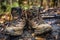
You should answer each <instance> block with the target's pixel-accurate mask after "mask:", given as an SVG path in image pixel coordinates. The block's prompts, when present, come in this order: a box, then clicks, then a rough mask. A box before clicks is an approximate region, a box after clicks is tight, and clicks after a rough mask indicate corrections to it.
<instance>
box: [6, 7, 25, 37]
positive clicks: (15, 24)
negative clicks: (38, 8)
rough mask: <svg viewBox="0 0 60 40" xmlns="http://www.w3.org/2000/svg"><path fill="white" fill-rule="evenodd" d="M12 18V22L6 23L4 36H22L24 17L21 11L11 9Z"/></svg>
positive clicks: (19, 9)
mask: <svg viewBox="0 0 60 40" xmlns="http://www.w3.org/2000/svg"><path fill="white" fill-rule="evenodd" d="M12 17H13V20H12V21H10V22H9V23H7V26H6V28H5V31H6V34H10V35H14V36H17V35H22V33H23V28H24V26H25V24H26V20H25V17H24V16H23V14H22V9H21V8H12ZM8 24H9V25H8Z"/></svg>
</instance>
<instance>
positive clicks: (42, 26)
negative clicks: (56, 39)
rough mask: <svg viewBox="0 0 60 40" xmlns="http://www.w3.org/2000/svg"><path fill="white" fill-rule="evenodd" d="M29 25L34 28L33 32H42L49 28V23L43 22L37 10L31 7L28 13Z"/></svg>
mask: <svg viewBox="0 0 60 40" xmlns="http://www.w3.org/2000/svg"><path fill="white" fill-rule="evenodd" d="M28 17H29V18H28V21H29V25H30V26H31V27H32V28H33V29H34V33H35V34H42V33H44V32H47V31H50V30H51V25H49V24H47V23H45V22H44V20H43V19H42V18H41V16H40V14H38V10H36V9H31V10H30V11H29V14H28Z"/></svg>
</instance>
